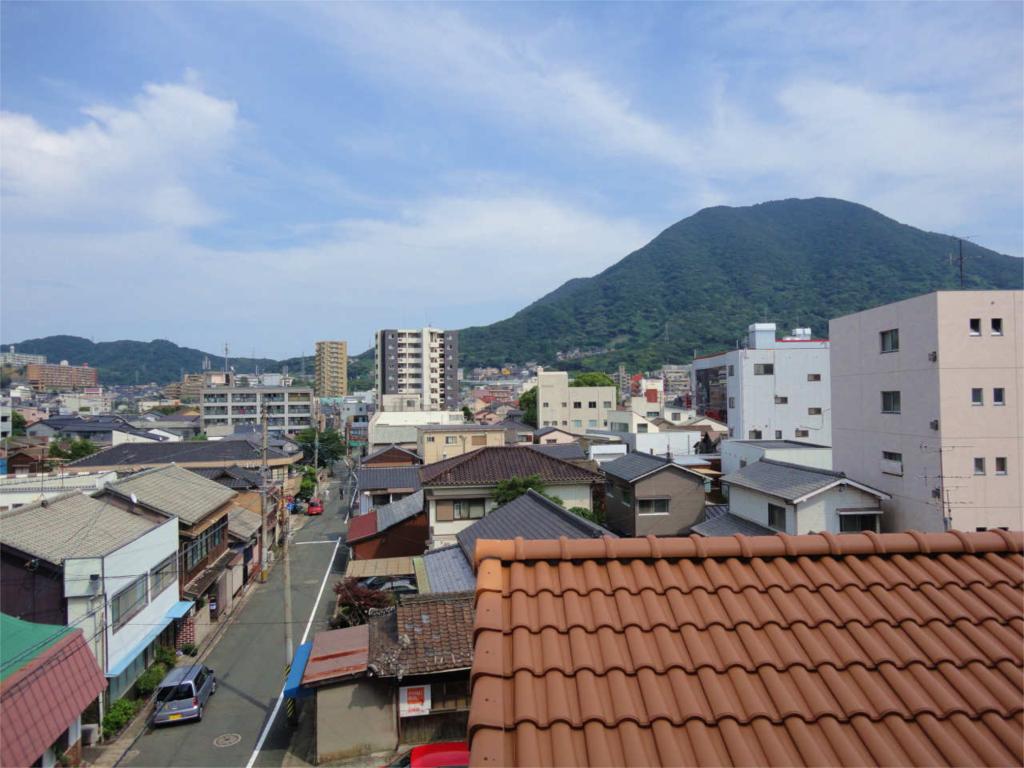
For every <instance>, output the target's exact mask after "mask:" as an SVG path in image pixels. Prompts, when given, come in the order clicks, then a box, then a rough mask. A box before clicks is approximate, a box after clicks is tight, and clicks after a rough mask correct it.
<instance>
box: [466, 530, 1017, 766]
mask: <svg viewBox="0 0 1024 768" xmlns="http://www.w3.org/2000/svg"><path fill="white" fill-rule="evenodd" d="M476 560H477V563H478V581H477V588H476V594H477V600H476V623H475V627H474V644H475V655H474V663H473V669H472V680H473V696H472V705H471V711H470V716H469V736H468V739H469V743H470V748H471V764H472V765H475V766H546V765H577V766H587V765H629V764H643V765H666V766H667V765H695V766H705V765H706V766H712V765H714V766H718V765H736V764H744V765H765V766H791V765H810V764H817V765H858V766H863V765H1020V764H1021V763H1022V761H1024V725H1022V722H1024V721H1022V713H1024V660H1022V651H1021V649H1022V648H1024V605H1022V602H1021V599H1020V594H1021V589H1022V587H1024V534H1021V533H1019V532H1017V533H1007V532H1004V531H998V530H996V531H988V532H981V533H962V532H959V531H952V532H948V533H917V532H910V533H891V534H875V533H856V534H841V535H835V534H813V535H806V536H784V535H778V536H760V537H745V536H732V537H723V538H718V537H715V538H703V537H699V536H691V537H688V538H674V539H672V538H668V539H656V538H653V537H649V538H647V539H594V540H576V541H564V540H563V541H523V540H517V541H480V542H479V544H478V547H477V554H476Z"/></svg>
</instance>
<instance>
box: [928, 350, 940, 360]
mask: <svg viewBox="0 0 1024 768" xmlns="http://www.w3.org/2000/svg"><path fill="white" fill-rule="evenodd" d="M938 361H939V353H938V352H929V353H928V362H930V363H937V362H938Z"/></svg>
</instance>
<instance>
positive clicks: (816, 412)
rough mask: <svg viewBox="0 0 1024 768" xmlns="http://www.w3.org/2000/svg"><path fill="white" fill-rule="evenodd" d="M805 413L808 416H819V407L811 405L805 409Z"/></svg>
mask: <svg viewBox="0 0 1024 768" xmlns="http://www.w3.org/2000/svg"><path fill="white" fill-rule="evenodd" d="M807 415H808V416H821V408H813V407H812V408H808V409H807Z"/></svg>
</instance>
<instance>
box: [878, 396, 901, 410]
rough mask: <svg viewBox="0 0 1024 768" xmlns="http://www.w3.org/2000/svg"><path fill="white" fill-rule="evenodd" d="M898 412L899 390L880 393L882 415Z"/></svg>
mask: <svg viewBox="0 0 1024 768" xmlns="http://www.w3.org/2000/svg"><path fill="white" fill-rule="evenodd" d="M899 412H900V393H899V390H896V391H893V392H882V413H899Z"/></svg>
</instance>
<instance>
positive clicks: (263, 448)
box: [260, 403, 267, 580]
mask: <svg viewBox="0 0 1024 768" xmlns="http://www.w3.org/2000/svg"><path fill="white" fill-rule="evenodd" d="M260 417H261V418H260V421H261V422H262V428H261V430H260V432H261V435H260V520H261V521H262V522H261V524H260V560H261V561H262V562H261V563H260V579H261V580H263V579H265V578H266V572H267V406H266V404H265V403H264V404H263V406H262V407H261V408H260Z"/></svg>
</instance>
